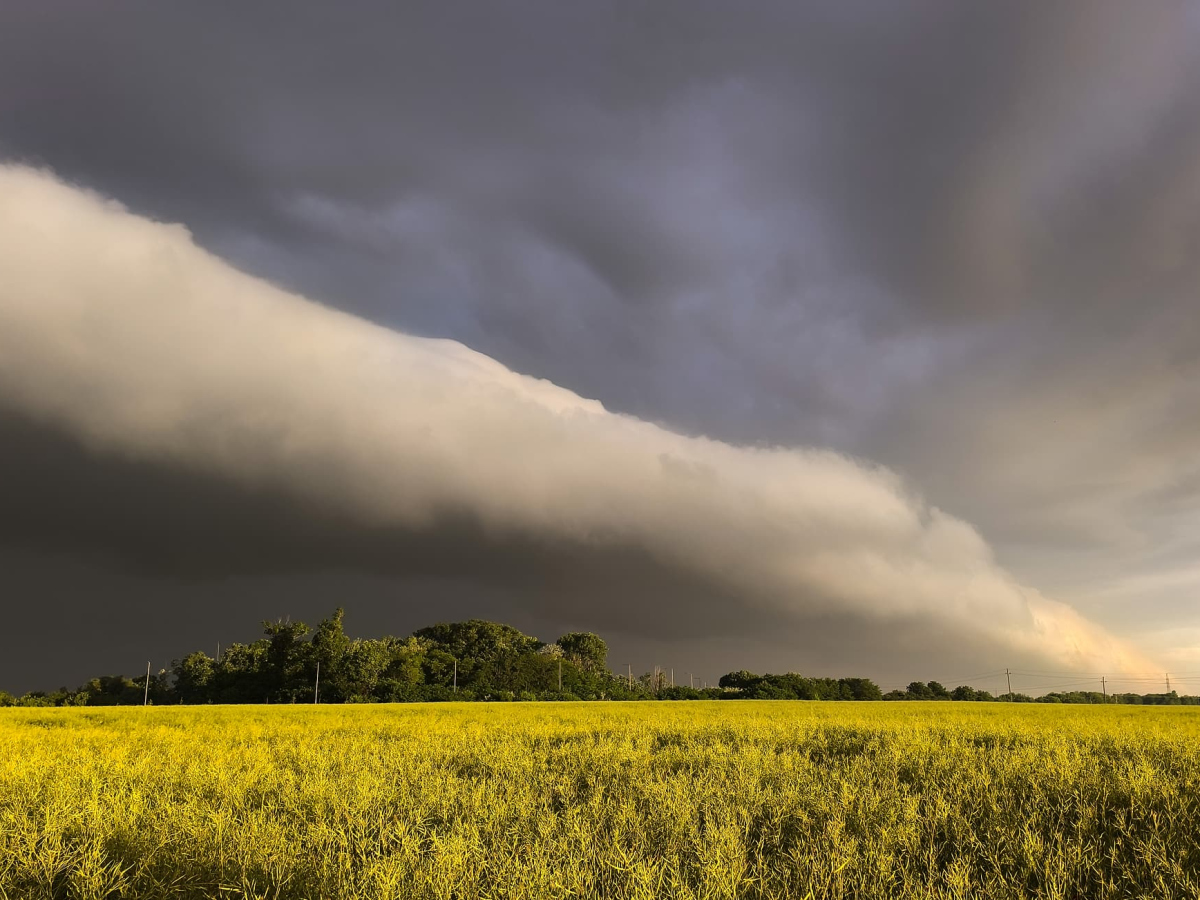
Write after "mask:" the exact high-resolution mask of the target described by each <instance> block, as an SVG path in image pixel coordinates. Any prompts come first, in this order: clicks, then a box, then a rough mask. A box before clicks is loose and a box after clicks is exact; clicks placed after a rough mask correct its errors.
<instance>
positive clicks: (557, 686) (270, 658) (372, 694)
mask: <svg viewBox="0 0 1200 900" xmlns="http://www.w3.org/2000/svg"><path fill="white" fill-rule="evenodd" d="M344 619H345V611H344V610H343V609H341V608H339V609H336V610H334V611H333V613H332V614H331V615H330V616H329V617H328V618H326V619H324V620H323V621H322V622H321V623H320V624H319V625H317V627H316V628H315V629H314V628H310V627H309V626H308V625H306V624H305V623H304V622H293V621H291V620H290V619H279V620H276V621H274V622H263V623H262V636H261V637H259V638H258V639H257V640H255V641H253V642H251V643H248V644H242V643H235V644H230V645H228V646H226V647H224V648H223V649H222V650H221V652H220V654H219V655H218V657H217V658H215V659H214V658H213V657H210V656H209V655H208V654H207V653H204V652H203V651H200V650H197V651H195V652H192V653H189V654H187V655H185V656H184V657H182V658H181V659H177V660H175V661H174V663H173V664H172V665H171V668H170V670H163V671H160V672H158V673H157V674H155V673H151V674H150V676H149V679H147V676H146V675H139V676H137V677H134V678H129V677H126V676H123V675H104V676H101V677H99V678H93V679H91V680H90V681H88V682H87V683H86V684H84V685H82V686H80V687H78V688H76V689H75V690H69V689H67V688H60V689H59V690H57V691H53V692H35V693H31V694H26V695H25V696H24V697H19V698H18V697H13V696H12V695H11V694H7V693H5V692H3V691H0V706H13V705H21V706H66V705H91V706H112V705H118V704H126V705H127V704H140V703H143V702H146V701H148V702H150V703H155V704H163V703H313V702H321V703H370V702H383V703H401V702H409V701H422V700H423V701H429V700H698V699H706V698H707V699H721V700H738V699H746V700H960V701H975V700H1012V701H1018V702H1029V701H1032V700H1033V699H1034V698H1032V697H1028V696H1026V695H1024V694H1012V695H1004V696H1001V697H993V696H992V695H991V694H989V693H988V692H987V691H981V690H977V689H975V688H973V687H969V686H965V685H963V686H960V687H957V688H954V689H953V690H949V689H947V688H946V687H945V686H943V685H941V684H939V683H938V682H936V681H930V682H920V681H914V682H912V683H911V684H910V685H909V686H908V687H907V689H905V690H902V691H889V692H888V693H887V694H884V693H883V692H882V691H881V690H880V689H879V686H878V685H876V684H875V682H873V681H871V680H870V679H868V678H811V677H806V676H803V675H798V674H796V673H794V672H788V673H786V674H783V675H769V674H768V675H756V674H754V673H753V672H748V671H746V670H744V669H742V670H739V671H736V672H730V673H729V674H728V675H725V676H723V677H722V678H721V680H720V686H719V687H716V688H704V689H701V690H697V689H695V688H693V687H684V686H676V685H674V684H670V683H669V682H668V680H667V678H666V677H664V674H663V670H661V669H658V668H657V667H656V669H655V670H654V671H653V672H647V673H645V674H644V675H641V676H639V677H631V676H630V675H628V674H624V675H617V674H614V673H612V672H610V671H609V669H608V646H607V645H606V644H605V642H604V640H603V639H602V638H601V637H599V636H598V635H595V634H591V633H590V632H580V631H573V632H570V633H568V634H564V635H563V636H562V637H560V638H558V640H556V641H555V642H553V643H549V644H547V643H543V642H542V641H540V640H538V639H537V638H535V637H531V636H530V635H527V634H523V633H521V632H520V631H518V630H517V629H515V628H513V627H511V626H509V625H501V624H499V623H496V622H487V621H484V620H482V619H470V620H468V621H466V622H449V623H441V624H437V625H431V626H429V627H428V628H421V629H418V630H417V631H415V632H414V633H413V634H411V635H410V636H408V637H404V638H399V637H391V636H384V637H381V638H351V637H350V636H349V635H347V634H346V631H345V628H344V627H343V622H344ZM147 680H148V681H149V684H147ZM1037 699H1038V701H1039V702H1048V703H1101V702H1110V703H1112V702H1119V703H1147V704H1151V703H1153V704H1195V703H1200V698H1197V697H1180V696H1178V695H1176V694H1175V693H1170V694H1147V695H1144V696H1143V695H1138V694H1120V695H1112V694H1110V695H1107V696H1105V695H1101V694H1099V693H1095V692H1089V691H1075V692H1070V693H1055V694H1047V695H1045V696H1043V697H1039V698H1037Z"/></svg>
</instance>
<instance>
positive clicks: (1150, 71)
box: [0, 2, 1200, 661]
mask: <svg viewBox="0 0 1200 900" xmlns="http://www.w3.org/2000/svg"><path fill="white" fill-rule="evenodd" d="M0 26H2V27H0V153H3V154H4V155H6V156H8V157H16V158H20V159H27V160H31V161H34V162H38V163H44V164H47V165H50V166H52V167H53V168H54V169H55V170H56V171H58V172H59V173H60V174H61V175H64V176H66V177H68V178H73V179H76V180H77V181H79V182H81V183H83V184H85V185H88V186H91V187H95V188H98V189H100V190H102V191H104V192H105V193H107V194H110V195H112V196H114V197H117V198H118V199H120V200H121V201H122V202H125V203H127V204H129V205H131V206H132V207H133V208H134V209H135V210H137V211H140V212H145V213H147V214H150V215H153V216H156V217H159V218H163V219H166V220H170V221H182V222H184V223H186V224H187V225H188V227H189V228H191V229H192V230H193V231H194V233H195V234H196V236H197V239H198V240H199V242H200V243H202V244H203V245H204V246H207V247H209V248H211V249H213V250H215V251H217V252H219V253H220V254H221V255H223V256H225V257H228V258H231V259H233V260H235V261H236V262H237V263H238V264H239V265H241V266H242V267H244V268H246V269H248V270H251V271H254V272H257V273H260V274H264V275H267V276H269V277H271V278H273V279H274V280H276V281H278V282H281V283H284V284H286V285H288V286H291V287H294V288H296V289H299V290H302V291H304V292H305V293H307V294H309V295H310V296H315V297H317V298H319V299H321V300H323V301H326V302H331V303H335V304H337V305H340V306H342V307H343V308H346V309H349V310H352V311H354V312H357V313H360V314H363V315H366V316H368V317H369V318H371V319H373V320H375V321H379V322H383V323H385V324H388V325H391V326H396V327H400V328H402V329H404V330H408V331H413V332H416V333H421V334H430V335H437V336H448V337H453V338H456V339H459V340H462V341H464V342H465V343H467V344H468V345H469V346H472V347H474V348H475V349H478V350H481V351H483V352H485V353H488V354H489V355H491V356H493V357H495V358H497V359H499V360H501V361H502V362H504V363H505V364H506V365H508V366H510V367H512V368H514V369H516V370H518V371H524V372H529V373H532V374H535V375H539V376H543V377H547V378H549V379H551V380H552V381H554V382H556V383H558V384H562V385H565V386H567V387H569V388H571V389H574V390H577V391H580V392H582V393H584V394H585V395H586V396H595V397H599V398H600V399H602V400H603V401H604V403H605V405H606V406H607V407H609V408H611V409H616V410H618V411H624V412H629V413H633V414H637V415H639V416H642V417H644V418H649V419H652V420H655V421H664V422H668V423H670V424H671V425H672V426H673V427H676V428H680V429H683V430H685V431H689V432H692V433H697V432H703V433H707V434H712V435H715V436H718V437H722V438H726V439H730V440H733V441H736V442H738V443H773V442H782V443H786V444H796V443H808V444H816V445H820V446H832V447H834V448H836V449H839V450H843V451H849V452H853V453H857V454H860V455H863V456H866V457H868V458H872V459H878V460H880V461H882V462H884V463H885V464H888V465H892V466H894V467H896V468H898V469H900V470H901V471H903V472H905V473H907V474H911V475H912V476H913V477H914V480H915V481H916V483H917V484H919V485H920V486H921V487H922V489H923V490H925V491H926V492H927V493H928V494H929V495H930V496H931V498H932V499H933V501H934V502H936V503H938V504H939V505H940V506H942V507H944V508H948V509H950V510H952V511H954V512H956V513H959V514H962V515H964V516H965V517H966V518H967V519H968V520H970V521H972V522H975V523H977V524H979V525H980V526H981V528H982V530H983V533H984V535H985V536H986V537H988V538H989V539H994V540H995V542H996V543H998V545H999V548H998V549H999V553H1000V557H1001V560H1002V561H1005V562H1008V563H1009V564H1010V565H1012V566H1014V567H1015V568H1016V570H1017V572H1018V574H1019V575H1020V576H1021V577H1022V578H1023V580H1026V581H1030V582H1032V583H1034V584H1046V585H1053V586H1054V587H1055V589H1056V591H1058V590H1060V589H1061V590H1063V591H1065V592H1066V596H1069V597H1070V599H1071V600H1072V601H1073V602H1076V603H1077V604H1078V605H1080V606H1082V607H1085V608H1088V605H1089V604H1090V603H1093V602H1095V603H1097V604H1099V605H1098V606H1097V607H1096V608H1097V609H1099V608H1101V606H1104V608H1105V609H1106V610H1107V612H1106V615H1111V616H1112V618H1111V619H1110V621H1114V622H1120V621H1123V615H1122V614H1121V613H1120V612H1119V611H1116V612H1114V609H1115V608H1116V606H1119V604H1116V605H1114V603H1113V602H1111V601H1108V600H1093V594H1092V592H1091V589H1090V588H1089V586H1088V583H1089V581H1090V580H1094V579H1095V577H1096V572H1097V571H1101V572H1103V573H1104V574H1105V576H1107V577H1108V578H1109V579H1110V580H1113V581H1118V582H1120V581H1123V580H1125V579H1127V578H1128V579H1130V582H1131V584H1134V583H1136V584H1137V585H1143V586H1144V585H1145V584H1147V578H1148V577H1149V576H1150V574H1152V572H1153V571H1154V570H1155V567H1156V566H1157V565H1158V561H1160V560H1162V559H1163V558H1164V555H1165V556H1167V557H1169V558H1170V559H1172V560H1179V559H1181V558H1183V556H1182V554H1183V553H1184V551H1183V550H1182V549H1180V548H1179V547H1177V546H1176V544H1178V543H1179V538H1178V535H1180V534H1182V533H1185V532H1186V531H1187V530H1188V529H1190V528H1191V527H1192V526H1193V524H1194V513H1192V512H1191V511H1192V510H1194V509H1195V508H1196V505H1195V504H1196V502H1197V493H1196V465H1195V463H1194V462H1193V460H1195V459H1197V458H1200V453H1198V452H1197V451H1198V450H1200V434H1198V433H1197V428H1196V426H1195V425H1194V423H1195V422H1197V421H1200V398H1197V397H1196V394H1195V392H1194V390H1192V389H1190V388H1189V387H1188V385H1190V384H1194V383H1196V382H1197V377H1196V376H1197V374H1198V373H1196V371H1195V360H1197V359H1200V334H1198V333H1197V328H1196V326H1195V325H1194V323H1193V320H1194V318H1195V316H1194V310H1195V303H1196V301H1195V299H1194V298H1195V288H1196V284H1197V279H1196V274H1197V273H1196V270H1195V265H1196V263H1195V262H1194V260H1196V259H1197V258H1200V253H1197V252H1196V251H1197V250H1198V249H1200V243H1198V241H1197V234H1198V233H1200V231H1198V229H1197V222H1196V216H1195V212H1194V210H1195V209H1196V208H1197V201H1198V200H1200V166H1198V164H1197V159H1198V158H1200V110H1198V104H1197V101H1196V99H1195V98H1196V97H1200V79H1198V77H1197V67H1196V53H1195V51H1194V49H1193V48H1194V47H1196V46H1198V45H1197V43H1196V35H1197V31H1196V16H1195V14H1194V12H1190V11H1189V10H1188V8H1187V7H1186V6H1184V5H1178V4H1168V3H1163V4H1155V5H1153V6H1150V7H1147V6H1145V5H1139V6H1137V7H1134V6H1130V5H1128V4H1121V3H1115V2H1113V3H1082V2H1081V3H1059V4H1043V3H1022V4H1008V5H1005V6H985V5H977V4H974V5H968V4H958V3H949V2H946V3H910V4H904V5H896V4H877V5H866V4H863V5H853V6H851V5H847V4H837V5H835V4H828V5H824V6H816V5H810V6H807V7H801V6H797V5H795V4H753V5H751V4H744V5H741V6H739V7H738V9H737V11H736V12H733V11H731V9H730V8H729V6H728V5H727V4H719V3H712V4H707V3H689V4H670V3H666V4H654V5H644V6H638V7H631V6H618V5H611V6H610V5H606V4H594V5H589V6H586V7H585V6H582V5H579V4H572V5H570V6H566V5H563V4H517V5H506V6H505V7H503V8H501V7H480V6H478V5H471V6H467V5H457V4H424V5H413V4H408V5H405V6H403V7H395V6H392V5H384V4H379V5H374V4H370V5H362V6H360V7H356V8H355V10H354V13H353V15H350V14H349V13H347V12H346V11H345V10H343V9H334V8H332V7H329V6H327V5H324V4H307V3H289V4H286V5H282V4H280V5H269V4H268V5H255V6H254V7H245V6H243V5H235V4H204V5H194V6H187V7H185V6H183V5H179V4H176V5H170V6H168V5H163V4H151V3H147V4H126V5H124V6H123V8H122V12H120V13H117V12H114V10H113V8H111V7H109V8H106V9H101V8H100V7H97V6H95V5H93V4H83V3H79V4H66V5H63V4H58V5H55V6H54V7H53V8H52V7H50V6H48V5H46V4H37V3H16V4H9V5H8V6H6V8H5V10H4V11H3V12H2V13H0ZM227 490H228V491H229V493H230V495H231V496H230V501H231V503H232V504H233V506H231V507H230V508H235V507H236V502H234V501H235V498H234V497H233V496H232V495H234V494H236V493H237V490H238V489H233V488H228V489H227ZM193 502H196V503H197V504H198V503H199V500H198V499H189V500H187V501H186V503H183V502H181V504H180V508H182V507H183V506H185V505H190V504H191V503H193ZM271 502H275V501H271ZM280 502H282V501H280ZM218 506H219V504H214V505H213V508H214V509H217V508H218ZM64 515H65V513H64ZM222 515H223V513H219V512H215V513H214V514H213V519H212V521H214V522H216V521H219V520H220V519H221V516H222ZM279 516H280V517H281V518H290V519H300V518H304V517H295V516H291V515H290V514H288V515H287V516H285V515H284V514H283V513H279ZM84 518H86V516H84ZM201 518H203V517H201ZM123 527H124V526H122V525H120V524H117V525H115V527H113V529H112V534H113V535H120V534H121V533H122V528H123ZM313 528H314V532H313V534H314V535H319V537H316V536H314V537H312V538H311V540H310V543H308V544H304V543H303V541H301V542H300V544H291V543H289V541H291V540H292V538H290V537H289V538H288V540H285V541H281V543H280V549H278V551H271V550H269V548H266V547H264V548H263V549H262V554H263V556H262V558H263V559H268V558H275V559H278V560H279V562H280V565H281V566H286V564H287V561H288V560H289V559H294V560H299V559H301V558H305V559H312V558H315V557H314V554H312V553H310V552H309V550H308V549H307V548H310V547H312V546H316V545H317V544H321V543H322V542H324V541H326V540H327V536H326V533H325V532H324V531H322V530H321V529H320V528H317V527H316V526H313ZM8 530H9V532H10V533H12V532H14V531H20V530H21V529H11V528H10V529H8ZM53 530H54V529H53V528H52V527H49V526H47V528H46V529H45V533H46V534H47V535H50V534H52V532H53ZM69 531H70V529H66V530H65V531H64V540H66V536H65V535H66V533H67V532H69ZM283 531H284V533H287V530H286V529H283ZM167 533H170V532H169V531H168V532H167ZM344 533H345V532H344ZM349 533H351V534H355V538H353V539H347V540H346V542H345V543H346V545H347V546H348V547H349V548H350V549H351V551H352V552H361V553H362V555H364V556H366V557H371V560H370V561H368V560H365V559H363V558H357V559H356V560H355V561H353V562H348V563H345V564H346V565H348V566H366V567H367V568H370V567H371V566H372V565H374V561H375V558H374V557H373V556H372V554H371V553H370V552H366V551H356V550H354V549H353V548H356V547H359V546H364V545H370V544H371V539H370V538H369V536H364V537H363V538H362V540H363V542H364V544H362V545H360V544H359V543H358V540H359V538H358V532H355V531H351V532H349ZM72 540H73V541H75V538H72ZM89 540H91V539H90V538H88V539H83V538H80V539H79V540H77V541H76V543H77V544H78V545H79V546H83V545H85V544H87V543H88V542H89ZM328 540H329V541H330V545H331V546H334V545H336V544H337V541H336V539H334V538H332V537H330V538H328ZM112 542H113V543H114V544H115V543H116V541H115V538H114V539H113V541H112ZM48 543H50V544H52V543H53V540H52V539H50V540H48ZM130 543H131V546H132V544H136V542H130ZM470 543H471V544H472V545H473V546H474V545H475V544H476V543H477V542H476V541H474V540H472V541H471V542H470ZM178 546H179V545H178V544H172V547H174V548H175V549H173V550H171V549H170V548H168V547H167V546H166V542H162V551H161V553H158V552H156V553H149V552H143V551H136V552H132V555H133V556H139V555H140V556H141V558H143V559H148V558H155V559H157V560H158V561H159V562H160V563H161V562H162V561H163V560H170V559H173V558H175V557H176V556H177V555H178V554H179V553H180V551H179V549H178ZM300 546H303V547H305V548H306V549H305V550H304V551H303V552H296V548H297V547H300ZM446 546H447V547H450V546H458V545H457V544H454V542H453V541H449V542H448V543H447V544H446ZM288 548H291V549H288ZM343 549H346V548H343ZM341 552H342V550H338V551H337V552H332V553H331V558H339V557H338V554H339V553H341ZM273 553H274V556H272V554H273ZM184 555H185V556H186V555H187V554H186V553H185V554H184ZM415 555H416V556H419V557H422V558H423V556H424V554H421V553H418V554H415ZM500 555H502V554H500ZM551 555H552V556H553V555H554V554H551ZM318 556H319V555H318ZM436 556H437V554H431V557H433V558H436ZM233 558H234V557H228V558H227V559H226V562H224V563H222V564H221V565H230V564H232V562H231V560H232V559H233ZM245 558H246V560H251V559H253V558H254V557H253V555H250V554H247V555H246V557H245ZM472 560H473V557H472ZM295 564H296V565H301V564H300V563H298V562H297V563H295ZM188 565H195V562H194V561H193V562H189V563H188ZM541 565H547V563H546V562H545V561H544V560H543V561H542V563H541ZM475 566H478V569H479V571H480V572H482V573H486V574H485V575H483V576H481V578H480V579H479V580H480V581H481V582H485V581H488V580H489V579H492V578H497V577H500V576H498V575H497V574H496V573H495V572H493V571H492V570H491V569H489V568H488V566H487V565H485V564H484V563H482V562H479V563H476V562H474V561H472V563H471V564H470V566H468V568H473V567H475ZM1172 566H1174V567H1176V568H1178V563H1177V562H1175V563H1172ZM534 568H536V567H534ZM219 570H220V565H218V566H215V567H214V571H219ZM531 571H533V569H532V568H531ZM1167 581H1168V582H1169V581H1170V579H1169V578H1168V579H1167ZM1171 583H1173V582H1171ZM1185 583H1194V582H1185ZM1130 590H1131V591H1134V593H1132V594H1129V595H1126V594H1121V595H1120V596H1122V597H1133V598H1136V597H1141V596H1143V595H1142V594H1140V593H1137V591H1142V590H1145V588H1144V587H1138V588H1133V587H1131V588H1130ZM1175 590H1181V589H1179V588H1176V589H1175ZM1171 596H1177V595H1171ZM1157 599H1158V600H1159V602H1160V603H1161V606H1160V608H1162V609H1164V610H1166V609H1171V608H1174V605H1173V603H1172V602H1171V601H1170V597H1168V596H1166V595H1164V596H1161V597H1158V598H1157ZM1105 604H1107V605H1105ZM1124 608H1134V607H1133V605H1131V604H1129V603H1128V602H1126V604H1125V607H1124ZM1198 661H1200V660H1198Z"/></svg>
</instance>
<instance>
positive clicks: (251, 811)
mask: <svg viewBox="0 0 1200 900" xmlns="http://www.w3.org/2000/svg"><path fill="white" fill-rule="evenodd" d="M0 746H3V747H4V748H5V752H4V753H2V754H0V897H2V898H13V900H16V898H21V900H36V898H60V897H73V898H112V897H139V898H140V897H189V898H201V897H205V898H207V897H244V898H249V897H264V898H265V897H273V898H384V897H404V898H409V897H412V898H426V897H427V898H452V897H453V898H476V897H489V898H491V897H510V898H553V897H614V898H616V897H631V898H635V897H645V898H650V897H685V898H701V897H704V898H720V897H754V898H758V897H762V898H767V897H771V898H789V897H790V898H806V897H811V898H822V897H858V898H884V897H887V898H895V897H913V898H926V897H929V898H932V897H942V898H967V897H989V898H1006V897H1039V898H1048V900H1050V898H1062V900H1067V898H1084V897H1085V898H1128V897H1155V898H1169V897H1196V896H1197V895H1200V844H1198V842H1197V840H1196V835H1197V834H1200V790H1198V788H1200V713H1198V712H1197V711H1195V710H1193V709H1188V708H1172V709H1162V708H1157V709H1156V708H1145V707H1129V706H1124V707H1118V706H1106V707H1086V706H1082V707H1081V706H1075V707H1063V706H1035V705H1018V704H962V703H960V704H946V703H942V704H935V703H919V702H917V703H891V704H883V703H821V704H813V703H778V702H776V703H766V702H763V703H760V702H753V701H750V702H744V703H715V702H713V703H704V702H699V703H688V704H669V703H659V704H646V703H643V704H625V703H606V704H573V703H558V704H540V703H529V704H471V705H466V704H437V705H404V706H373V707H362V706H311V705H309V706H299V705H297V706H287V707H279V706H270V707H267V706H254V707H251V706H244V707H219V706H209V707H183V708H180V707H174V708H166V707H158V708H155V707H151V708H148V709H106V710H101V709H88V708H82V709H8V710H3V711H0Z"/></svg>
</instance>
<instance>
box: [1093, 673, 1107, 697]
mask: <svg viewBox="0 0 1200 900" xmlns="http://www.w3.org/2000/svg"><path fill="white" fill-rule="evenodd" d="M1100 690H1101V691H1103V692H1104V702H1105V703H1107V702H1108V679H1107V678H1105V677H1104V676H1103V675H1101V676H1100ZM1093 696H1094V695H1093Z"/></svg>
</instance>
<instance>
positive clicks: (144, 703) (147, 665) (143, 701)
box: [142, 660, 150, 706]
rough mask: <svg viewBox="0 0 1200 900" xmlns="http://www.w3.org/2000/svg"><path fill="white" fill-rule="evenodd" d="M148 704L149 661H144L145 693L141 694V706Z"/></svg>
mask: <svg viewBox="0 0 1200 900" xmlns="http://www.w3.org/2000/svg"><path fill="white" fill-rule="evenodd" d="M149 705H150V662H149V660H147V662H146V693H145V694H143V695H142V706H149Z"/></svg>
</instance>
